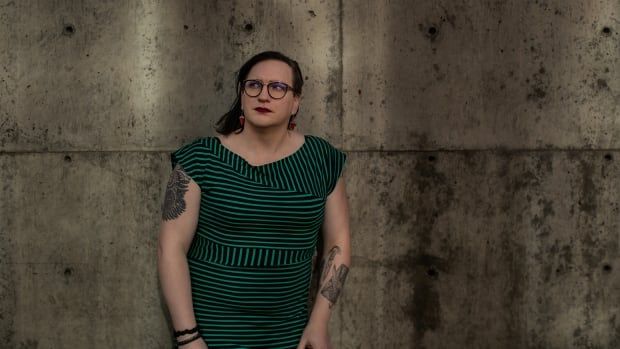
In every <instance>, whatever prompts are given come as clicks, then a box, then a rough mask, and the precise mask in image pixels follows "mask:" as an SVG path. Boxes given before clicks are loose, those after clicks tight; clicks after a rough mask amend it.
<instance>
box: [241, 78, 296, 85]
mask: <svg viewBox="0 0 620 349" xmlns="http://www.w3.org/2000/svg"><path fill="white" fill-rule="evenodd" d="M246 80H254V81H260V82H262V83H263V84H264V83H265V81H263V80H261V79H246ZM271 82H281V83H283V84H287V85H292V84H289V83H288V82H285V81H282V80H269V81H267V83H271Z"/></svg>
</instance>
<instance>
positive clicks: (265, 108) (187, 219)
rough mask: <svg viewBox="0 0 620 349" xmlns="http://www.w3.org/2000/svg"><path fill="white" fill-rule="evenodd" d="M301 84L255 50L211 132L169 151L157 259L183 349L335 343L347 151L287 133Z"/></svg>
mask: <svg viewBox="0 0 620 349" xmlns="http://www.w3.org/2000/svg"><path fill="white" fill-rule="evenodd" d="M302 85H303V77H302V74H301V71H300V69H299V66H298V64H297V62H295V61H294V60H292V59H290V58H288V57H286V56H284V55H283V54H281V53H278V52H271V51H268V52H263V53H260V54H258V55H256V56H254V57H252V58H251V59H250V60H249V61H248V62H246V63H245V64H244V65H243V66H242V67H241V69H240V70H239V74H238V76H237V98H236V100H235V103H234V104H233V106H232V108H231V110H230V111H229V112H228V113H226V114H225V115H224V116H223V117H222V118H221V119H220V120H219V121H218V123H217V124H218V128H217V132H218V135H217V136H215V137H205V138H200V139H197V140H195V141H193V142H191V143H189V144H186V145H184V146H183V147H181V148H179V149H178V150H177V151H175V152H173V153H172V156H171V160H172V166H173V171H172V174H171V175H170V180H169V182H168V185H167V188H166V196H165V200H164V205H163V215H162V222H161V230H160V233H159V251H158V252H159V253H158V257H159V258H158V267H159V275H160V280H161V287H162V290H163V294H164V297H165V299H166V303H167V305H168V309H169V311H170V315H171V319H172V323H173V326H174V330H175V337H176V338H175V339H176V342H177V345H178V346H180V347H182V348H184V349H192V348H207V346H208V347H209V348H212V349H217V348H269V349H274V348H306V347H309V348H313V349H322V348H331V344H330V340H329V336H328V333H327V324H328V321H329V318H330V314H331V308H332V306H333V305H334V304H335V303H336V301H337V299H338V295H339V294H340V291H341V289H342V286H343V284H344V281H345V279H346V276H347V273H348V270H349V265H350V262H351V248H350V233H349V224H348V219H349V214H348V205H347V199H346V194H345V185H344V181H343V179H342V177H341V173H342V169H343V166H344V163H345V160H346V155H345V154H344V153H343V152H341V151H339V150H338V149H336V148H334V147H333V146H332V145H331V144H330V143H328V142H327V141H326V140H324V139H323V138H321V137H318V136H311V135H303V134H301V133H298V132H296V131H294V128H295V123H294V118H295V116H296V114H297V111H298V110H299V104H300V97H301V89H302ZM319 238H320V239H321V240H322V241H323V250H322V252H323V253H322V255H324V256H325V258H323V259H322V263H321V265H322V266H321V276H320V284H319V288H318V294H317V297H316V300H315V302H314V306H313V309H312V312H311V314H310V315H308V311H307V300H308V292H309V286H310V278H311V272H312V258H313V255H314V252H315V250H316V247H317V240H319Z"/></svg>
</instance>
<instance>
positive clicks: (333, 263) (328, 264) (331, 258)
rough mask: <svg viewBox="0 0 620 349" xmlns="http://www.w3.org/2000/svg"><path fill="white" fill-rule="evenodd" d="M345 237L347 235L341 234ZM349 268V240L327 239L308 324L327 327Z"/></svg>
mask: <svg viewBox="0 0 620 349" xmlns="http://www.w3.org/2000/svg"><path fill="white" fill-rule="evenodd" d="M343 235H344V236H345V237H346V236H348V234H343ZM350 266H351V247H350V243H349V239H338V240H336V239H328V240H326V241H325V244H324V248H323V259H322V261H321V267H320V269H321V270H320V273H321V275H320V282H319V289H318V294H317V296H316V299H315V302H314V306H313V308H312V313H311V315H310V322H311V323H313V324H319V325H321V326H327V323H328V322H329V318H330V316H331V309H332V308H333V307H334V305H335V304H336V302H337V301H338V298H339V297H340V294H341V292H342V289H343V287H344V283H345V281H346V277H347V274H348V272H349V268H350Z"/></svg>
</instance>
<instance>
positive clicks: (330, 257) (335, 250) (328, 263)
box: [321, 246, 340, 282]
mask: <svg viewBox="0 0 620 349" xmlns="http://www.w3.org/2000/svg"><path fill="white" fill-rule="evenodd" d="M337 254H340V247H338V246H334V247H332V249H331V250H329V252H328V253H327V256H326V257H325V258H323V260H322V261H321V282H323V281H325V279H326V278H327V274H329V271H330V270H331V269H332V264H334V257H336V255H337ZM326 259H327V260H326Z"/></svg>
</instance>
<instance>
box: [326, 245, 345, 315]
mask: <svg viewBox="0 0 620 349" xmlns="http://www.w3.org/2000/svg"><path fill="white" fill-rule="evenodd" d="M340 252H341V249H340V247H338V246H334V247H332V249H331V250H329V253H328V254H327V256H326V257H325V258H324V259H323V261H322V262H321V270H322V275H321V282H323V281H324V280H325V279H326V278H327V275H328V274H329V272H330V271H331V270H333V275H332V277H331V279H329V280H328V281H327V282H326V283H325V285H324V286H323V288H322V289H321V294H322V295H323V297H325V298H326V299H327V300H328V301H329V307H330V308H332V307H333V306H334V304H336V301H337V300H338V296H340V291H342V287H343V286H344V281H345V280H346V278H347V274H348V273H349V267H347V266H346V265H344V264H341V265H340V266H339V267H338V269H336V267H335V266H334V265H333V264H334V258H335V257H336V255H337V254H340Z"/></svg>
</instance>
